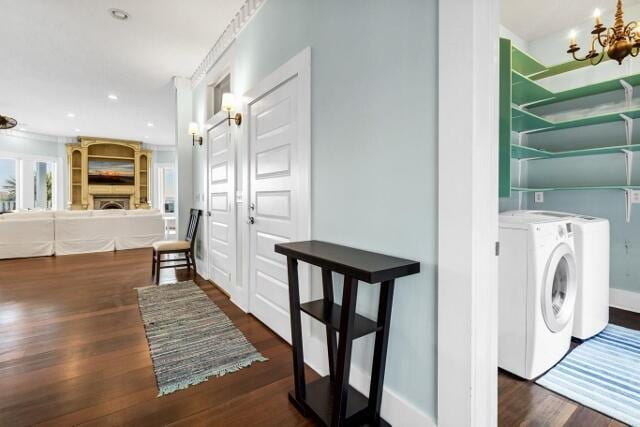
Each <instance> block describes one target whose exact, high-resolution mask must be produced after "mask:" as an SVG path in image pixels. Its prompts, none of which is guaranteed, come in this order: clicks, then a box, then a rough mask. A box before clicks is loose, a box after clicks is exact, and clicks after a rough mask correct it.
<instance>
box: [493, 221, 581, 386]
mask: <svg viewBox="0 0 640 427" xmlns="http://www.w3.org/2000/svg"><path fill="white" fill-rule="evenodd" d="M498 288H499V296H498V298H499V299H498V330H499V334H498V365H499V366H500V367H501V368H502V369H505V370H507V371H509V372H511V373H513V374H515V375H518V376H520V377H522V378H525V379H533V378H536V377H538V376H540V375H541V374H543V373H544V372H545V371H547V370H548V369H550V368H552V367H553V366H554V365H555V364H556V363H557V362H559V361H560V360H561V359H562V358H563V357H564V355H565V354H566V353H567V352H568V351H569V345H570V343H571V332H572V328H573V313H574V311H573V309H574V305H575V299H576V292H577V271H576V257H575V253H574V232H573V224H572V222H571V221H569V220H568V219H562V218H550V217H548V216H543V215H533V214H531V215H524V214H523V215H503V214H501V215H500V258H499V284H498Z"/></svg>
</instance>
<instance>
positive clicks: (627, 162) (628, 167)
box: [622, 149, 633, 185]
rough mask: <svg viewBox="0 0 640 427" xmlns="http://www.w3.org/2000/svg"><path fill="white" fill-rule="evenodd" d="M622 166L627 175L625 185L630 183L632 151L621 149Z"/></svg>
mask: <svg viewBox="0 0 640 427" xmlns="http://www.w3.org/2000/svg"><path fill="white" fill-rule="evenodd" d="M622 152H623V153H624V166H625V171H626V175H627V185H631V172H633V151H629V150H625V149H623V150H622Z"/></svg>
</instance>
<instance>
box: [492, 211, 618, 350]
mask: <svg viewBox="0 0 640 427" xmlns="http://www.w3.org/2000/svg"><path fill="white" fill-rule="evenodd" d="M504 214H505V215H531V214H534V215H544V216H547V217H550V218H567V219H569V220H570V221H571V222H572V223H573V225H574V240H575V251H576V264H577V267H578V293H577V295H576V307H575V318H574V321H573V334H572V335H573V336H574V337H576V338H579V339H581V340H586V339H588V338H591V337H592V336H594V335H597V334H598V333H600V332H601V331H602V330H603V329H604V328H605V327H606V326H607V324H608V323H609V259H610V257H609V245H610V243H609V241H610V238H609V221H608V220H607V219H604V218H596V217H592V216H588V215H579V214H573V213H567V212H554V211H533V210H530V211H509V212H504Z"/></svg>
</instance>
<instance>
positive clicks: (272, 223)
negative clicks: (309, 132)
mask: <svg viewBox="0 0 640 427" xmlns="http://www.w3.org/2000/svg"><path fill="white" fill-rule="evenodd" d="M299 79H300V77H299V76H296V77H293V78H292V79H290V80H288V81H287V82H285V83H283V84H281V85H280V86H278V87H277V88H275V89H273V90H270V91H265V92H266V94H265V95H263V96H260V97H258V98H257V99H255V100H254V101H253V102H251V103H250V104H249V105H248V109H247V111H248V115H249V123H248V126H249V130H248V132H249V138H248V139H249V195H250V200H249V209H248V216H249V222H250V225H249V230H250V232H249V235H250V243H249V245H250V249H249V254H250V259H249V280H250V287H249V310H250V311H251V313H253V315H254V316H256V317H257V318H258V319H260V320H261V321H262V322H264V323H265V324H266V325H267V326H269V327H270V328H271V329H273V330H274V331H275V332H276V333H277V334H278V335H280V336H281V337H282V338H284V339H285V340H287V341H290V339H291V331H290V327H291V324H290V322H289V295H288V289H289V287H288V281H287V262H286V258H285V257H283V256H281V255H279V254H276V253H275V252H274V245H275V244H277V243H282V242H289V241H295V240H300V239H301V238H307V236H303V235H304V234H305V232H304V231H303V232H301V231H300V230H304V226H302V227H301V225H303V224H305V221H307V218H302V216H306V215H308V212H307V213H306V215H305V210H304V209H300V207H301V205H305V203H307V202H306V201H305V198H306V197H308V194H306V193H307V192H308V186H307V185H305V180H306V181H307V182H308V173H309V172H308V166H305V165H304V163H305V157H304V155H306V152H305V150H306V146H305V145H304V144H305V141H306V139H305V136H304V135H305V134H304V133H301V132H300V129H299V125H300V124H299V121H300V120H299V111H298V107H299V106H298V105H297V104H298V96H297V95H298V94H297V91H298V90H299V88H298V83H299ZM251 222H252V223H251ZM300 274H301V277H300V280H301V282H303V281H304V280H306V278H305V277H304V275H305V273H304V271H303V269H300Z"/></svg>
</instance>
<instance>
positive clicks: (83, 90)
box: [0, 0, 244, 145]
mask: <svg viewBox="0 0 640 427" xmlns="http://www.w3.org/2000/svg"><path fill="white" fill-rule="evenodd" d="M243 2H244V0H182V1H175V0H152V1H151V0H55V1H52V0H28V1H26V0H0V10H2V13H1V15H2V18H1V21H2V22H1V23H0V40H2V49H1V51H0V114H3V115H8V116H11V117H14V118H15V119H17V120H18V122H19V125H18V128H21V127H25V128H26V130H27V131H30V132H36V133H44V134H49V135H57V136H76V135H90V136H102V137H110V138H122V139H134V140H140V141H144V142H147V143H153V144H164V145H169V144H174V140H175V130H174V128H175V115H174V110H175V105H174V101H173V97H174V89H173V84H172V77H173V76H185V77H190V76H191V74H192V73H193V71H194V70H195V69H196V67H197V66H198V64H199V63H200V61H202V59H204V57H205V55H206V54H207V52H208V51H209V49H210V48H211V47H212V46H213V44H214V43H215V41H216V40H217V38H218V37H219V35H220V34H222V32H223V31H224V29H225V28H226V26H227V24H228V23H229V22H230V21H231V19H232V18H233V16H234V15H235V13H236V12H237V11H238V10H239V9H240V7H241V5H242V4H243ZM110 8H118V9H123V10H125V11H127V12H128V13H129V14H130V19H128V20H127V21H118V20H115V19H113V18H112V17H111V16H110V14H109V13H108V12H107V10H108V9H110ZM108 94H115V95H117V96H118V100H117V101H112V100H109V99H108V98H107V95H108ZM68 113H74V114H75V117H74V118H70V117H67V114H68ZM147 123H153V124H154V126H153V127H148V126H147ZM76 129H79V131H76ZM146 137H148V138H146Z"/></svg>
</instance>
